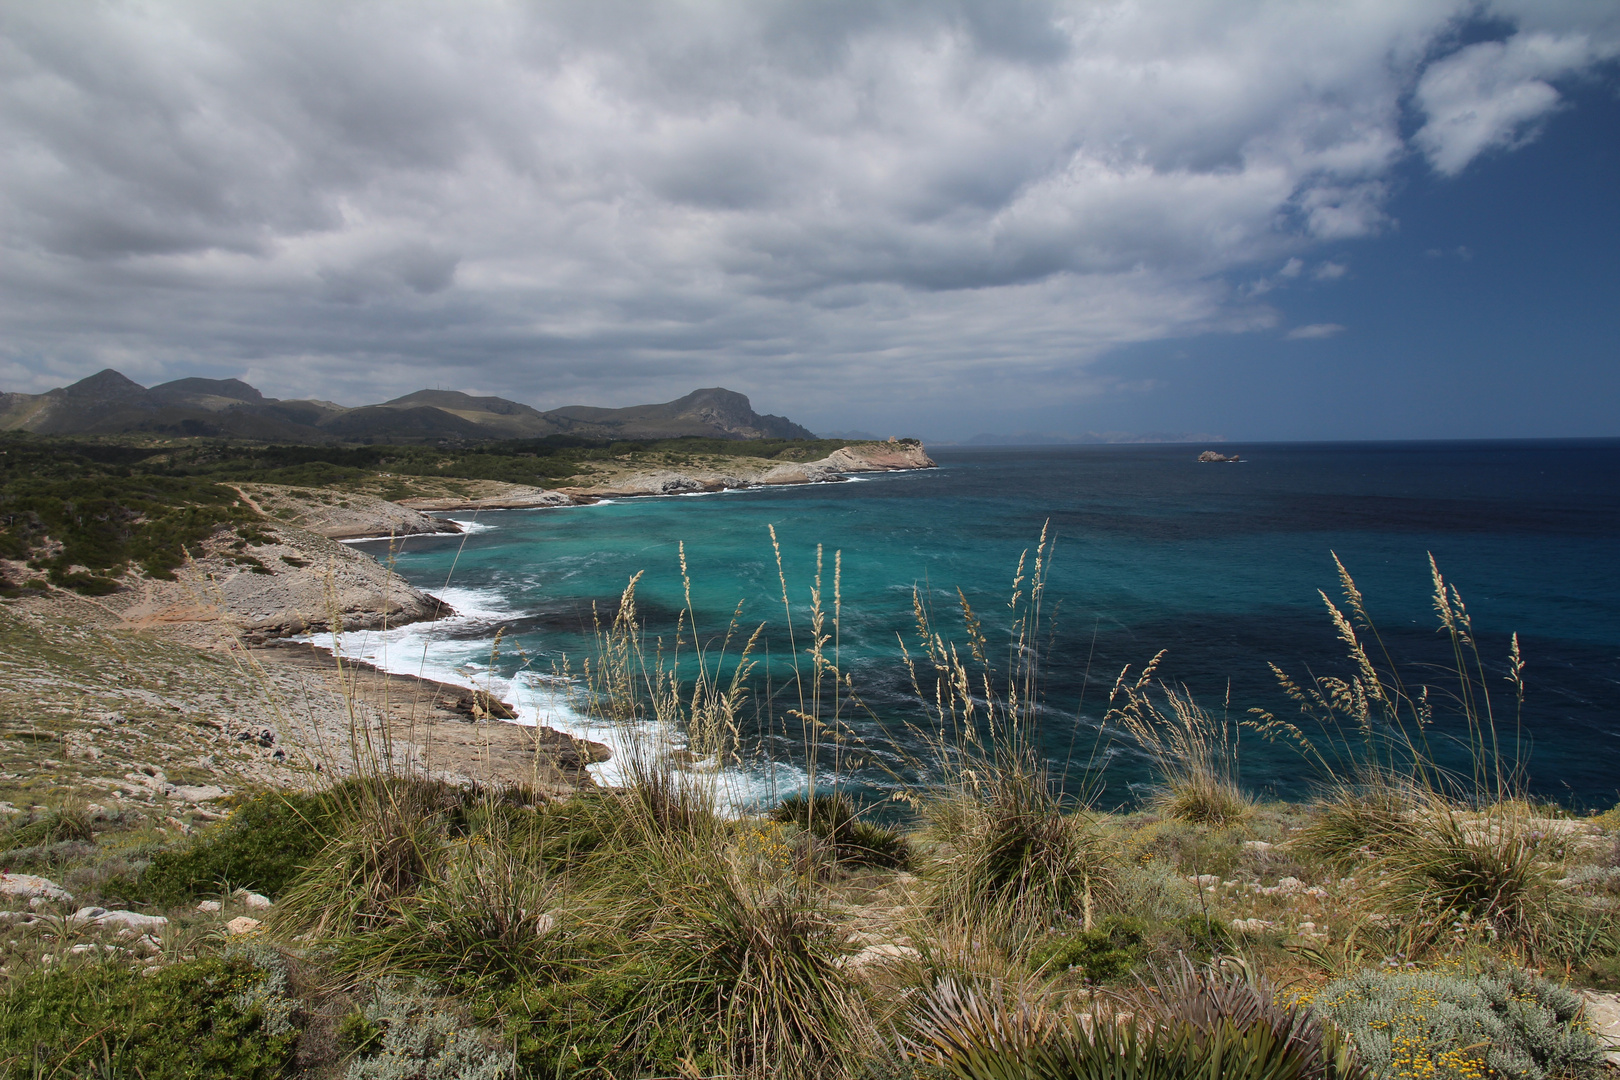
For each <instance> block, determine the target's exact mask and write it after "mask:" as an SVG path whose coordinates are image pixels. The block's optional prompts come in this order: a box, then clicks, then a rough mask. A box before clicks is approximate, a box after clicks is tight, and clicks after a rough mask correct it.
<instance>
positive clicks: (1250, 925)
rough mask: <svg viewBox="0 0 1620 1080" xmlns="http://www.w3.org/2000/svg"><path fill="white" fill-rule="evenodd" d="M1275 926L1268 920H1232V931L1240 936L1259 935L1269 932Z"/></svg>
mask: <svg viewBox="0 0 1620 1080" xmlns="http://www.w3.org/2000/svg"><path fill="white" fill-rule="evenodd" d="M1275 925H1276V924H1275V923H1273V922H1272V921H1271V920H1270V919H1233V920H1232V929H1233V930H1235V931H1237V932H1238V933H1240V934H1259V933H1263V932H1265V931H1267V930H1270V929H1271V928H1272V927H1273V926H1275Z"/></svg>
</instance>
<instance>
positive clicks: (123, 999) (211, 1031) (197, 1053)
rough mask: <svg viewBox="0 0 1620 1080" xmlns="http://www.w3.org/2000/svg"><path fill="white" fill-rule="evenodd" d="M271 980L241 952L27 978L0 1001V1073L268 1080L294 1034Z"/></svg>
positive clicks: (285, 1060)
mask: <svg viewBox="0 0 1620 1080" xmlns="http://www.w3.org/2000/svg"><path fill="white" fill-rule="evenodd" d="M276 976H277V973H276V972H274V971H271V970H267V969H266V968H265V967H264V966H262V965H261V964H259V963H256V962H255V961H254V960H252V959H250V958H248V957H246V956H231V957H225V958H221V957H200V958H198V959H195V960H188V961H184V962H181V963H177V964H172V965H169V966H167V967H164V968H162V969H161V970H159V971H158V972H157V973H156V974H154V975H151V976H149V977H142V976H141V975H140V974H138V973H137V971H136V970H135V969H134V968H133V967H131V966H129V965H126V964H121V963H96V964H89V965H85V966H64V967H62V968H60V969H58V970H49V969H42V970H39V971H35V972H32V973H30V974H27V975H24V976H22V977H21V978H19V979H17V980H16V981H15V982H13V983H12V984H11V987H10V989H9V991H8V992H7V993H6V994H5V996H4V997H3V998H0V1075H3V1076H6V1077H25V1076H26V1077H45V1076H60V1077H67V1076H90V1075H95V1076H109V1077H110V1076H136V1077H142V1078H143V1080H226V1078H229V1080H237V1078H243V1080H257V1078H263V1080H271V1078H272V1077H279V1076H281V1075H283V1072H284V1070H285V1069H286V1067H287V1066H288V1065H289V1063H290V1061H291V1058H292V1051H293V1043H294V1040H295V1037H296V1032H295V1031H294V1030H293V1029H292V1027H291V1026H290V1025H289V1024H288V1022H287V1016H286V1014H287V1012H288V1010H286V1009H284V1008H277V1007H275V1006H276V1004H277V1002H276V1001H275V1000H274V999H275V997H276V992H277V990H278V987H277V986H276V985H275V981H276Z"/></svg>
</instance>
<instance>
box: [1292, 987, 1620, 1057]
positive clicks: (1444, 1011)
mask: <svg viewBox="0 0 1620 1080" xmlns="http://www.w3.org/2000/svg"><path fill="white" fill-rule="evenodd" d="M1314 1007H1315V1009H1316V1011H1317V1012H1318V1014H1320V1015H1321V1016H1323V1017H1325V1018H1326V1019H1328V1020H1331V1021H1332V1022H1333V1023H1334V1024H1336V1025H1338V1026H1339V1027H1340V1028H1341V1029H1343V1030H1344V1031H1345V1032H1346V1034H1348V1035H1349V1037H1350V1039H1351V1041H1352V1042H1353V1043H1354V1044H1355V1046H1356V1049H1357V1051H1358V1052H1359V1053H1360V1055H1361V1056H1362V1058H1363V1060H1365V1061H1366V1062H1367V1064H1368V1065H1369V1066H1370V1067H1372V1068H1373V1069H1375V1070H1377V1071H1378V1072H1379V1073H1380V1074H1381V1075H1383V1076H1386V1077H1391V1078H1396V1077H1399V1078H1406V1077H1412V1078H1418V1077H1424V1078H1429V1080H1482V1078H1483V1077H1486V1076H1492V1077H1496V1076H1502V1077H1515V1078H1522V1080H1547V1078H1557V1077H1596V1076H1599V1075H1601V1073H1602V1071H1603V1047H1602V1044H1601V1043H1600V1042H1599V1041H1598V1039H1597V1037H1596V1036H1595V1035H1593V1034H1592V1032H1591V1030H1590V1029H1589V1028H1588V1027H1587V1026H1586V1024H1585V1022H1584V1021H1583V1020H1582V1019H1581V998H1580V996H1579V995H1578V994H1576V993H1575V992H1574V991H1572V990H1569V989H1568V988H1566V987H1562V986H1559V985H1557V984H1556V983H1551V982H1548V981H1547V980H1545V979H1541V978H1537V977H1536V976H1534V975H1532V974H1530V973H1529V972H1526V971H1523V970H1521V969H1518V968H1509V967H1503V968H1501V969H1499V970H1497V971H1495V972H1490V973H1484V974H1475V975H1465V974H1449V973H1445V972H1439V971H1379V970H1370V971H1363V972H1361V973H1359V974H1357V975H1352V976H1350V977H1349V978H1344V979H1338V980H1336V981H1334V982H1331V983H1329V984H1328V985H1327V986H1326V987H1324V988H1323V989H1322V991H1321V993H1319V994H1318V995H1317V996H1316V999H1315V1006H1314Z"/></svg>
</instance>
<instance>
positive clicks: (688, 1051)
mask: <svg viewBox="0 0 1620 1080" xmlns="http://www.w3.org/2000/svg"><path fill="white" fill-rule="evenodd" d="M662 981H663V976H662V972H661V971H660V970H659V969H657V968H655V967H653V966H651V965H649V964H647V963H646V962H644V961H640V960H633V959H627V958H624V957H613V956H605V955H604V956H599V957H597V958H596V964H595V965H593V966H592V967H591V968H590V969H589V970H586V971H583V972H582V973H581V974H580V975H579V977H578V978H575V979H573V980H570V981H566V982H559V983H550V984H539V985H529V986H522V987H514V988H513V989H511V990H509V991H508V992H507V993H506V994H505V995H504V996H503V998H502V1001H501V1004H500V1008H499V1010H498V1011H499V1013H500V1014H501V1015H502V1016H504V1017H505V1021H506V1029H505V1038H506V1041H507V1042H508V1043H510V1044H511V1045H513V1046H514V1047H515V1048H516V1051H517V1057H518V1063H519V1065H520V1066H521V1067H522V1069H523V1071H524V1073H525V1074H526V1075H530V1076H545V1077H550V1076H568V1077H576V1078H578V1080H612V1078H616V1077H624V1076H682V1075H692V1074H691V1072H690V1071H683V1067H690V1068H696V1069H697V1070H699V1072H698V1075H702V1076H711V1075H715V1074H716V1073H719V1072H721V1071H722V1070H723V1068H724V1060H723V1055H722V1054H721V1053H720V1049H721V1048H717V1047H706V1046H703V1045H701V1044H700V1043H701V1040H694V1038H693V1034H692V1033H689V1032H688V1031H687V1030H686V1029H685V1028H684V1027H683V1026H682V1025H681V1024H678V1023H670V1022H668V1021H663V1020H660V1019H659V1018H657V1017H656V1016H654V1015H650V1014H649V1010H648V1008H647V1003H648V1001H649V999H650V998H651V997H652V996H654V995H655V994H656V993H657V991H658V988H659V986H660V985H661V983H662ZM695 1042H697V1043H699V1044H700V1045H694V1043H695Z"/></svg>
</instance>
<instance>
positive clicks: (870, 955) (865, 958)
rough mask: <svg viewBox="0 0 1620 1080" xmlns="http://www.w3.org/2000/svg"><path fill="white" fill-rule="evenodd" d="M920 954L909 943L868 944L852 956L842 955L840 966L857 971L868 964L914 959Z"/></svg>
mask: <svg viewBox="0 0 1620 1080" xmlns="http://www.w3.org/2000/svg"><path fill="white" fill-rule="evenodd" d="M921 956H922V953H920V952H918V951H917V950H916V949H914V948H912V947H911V946H910V945H895V944H892V943H884V944H881V945H868V946H867V947H866V948H864V949H862V950H861V951H860V952H858V953H855V954H854V955H852V956H847V957H843V958H842V964H841V966H843V967H848V968H850V969H852V970H857V971H858V970H859V969H861V968H863V967H867V966H868V965H870V964H892V963H895V962H896V961H900V960H916V959H918V958H920V957H921Z"/></svg>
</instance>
